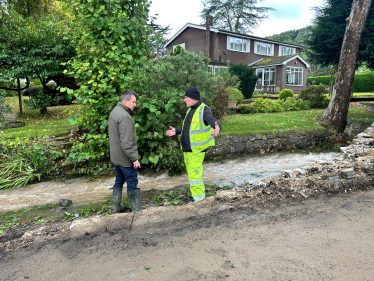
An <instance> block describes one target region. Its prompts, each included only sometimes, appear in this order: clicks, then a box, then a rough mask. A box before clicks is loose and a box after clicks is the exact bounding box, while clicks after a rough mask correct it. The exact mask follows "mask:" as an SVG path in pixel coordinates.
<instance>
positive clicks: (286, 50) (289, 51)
mask: <svg viewBox="0 0 374 281" xmlns="http://www.w3.org/2000/svg"><path fill="white" fill-rule="evenodd" d="M293 54H296V48H291V47H287V46H279V56H288V55H293Z"/></svg>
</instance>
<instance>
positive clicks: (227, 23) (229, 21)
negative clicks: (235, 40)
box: [201, 0, 274, 33]
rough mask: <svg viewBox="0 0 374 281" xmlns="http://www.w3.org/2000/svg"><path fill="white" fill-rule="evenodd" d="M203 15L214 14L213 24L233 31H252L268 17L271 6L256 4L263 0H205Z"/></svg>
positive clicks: (203, 16) (204, 16)
mask: <svg viewBox="0 0 374 281" xmlns="http://www.w3.org/2000/svg"><path fill="white" fill-rule="evenodd" d="M202 2H203V5H204V8H203V10H202V11H201V17H202V18H203V20H205V18H206V16H209V15H211V16H213V17H214V18H213V24H214V26H217V27H219V28H222V29H228V30H230V31H233V32H241V33H252V29H253V28H256V27H257V26H258V24H259V23H260V22H261V21H262V20H264V19H266V18H268V16H267V14H266V13H267V12H268V11H270V10H274V9H273V8H270V7H258V6H256V5H257V4H258V3H259V2H262V0H203V1H202Z"/></svg>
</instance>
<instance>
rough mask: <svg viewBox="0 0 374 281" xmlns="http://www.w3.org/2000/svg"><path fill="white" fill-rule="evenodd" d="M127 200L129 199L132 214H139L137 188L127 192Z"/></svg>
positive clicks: (139, 206)
mask: <svg viewBox="0 0 374 281" xmlns="http://www.w3.org/2000/svg"><path fill="white" fill-rule="evenodd" d="M127 198H128V199H129V203H130V207H131V209H132V211H133V212H134V213H137V212H140V211H141V210H142V205H141V201H140V189H139V188H137V189H135V190H131V191H128V192H127Z"/></svg>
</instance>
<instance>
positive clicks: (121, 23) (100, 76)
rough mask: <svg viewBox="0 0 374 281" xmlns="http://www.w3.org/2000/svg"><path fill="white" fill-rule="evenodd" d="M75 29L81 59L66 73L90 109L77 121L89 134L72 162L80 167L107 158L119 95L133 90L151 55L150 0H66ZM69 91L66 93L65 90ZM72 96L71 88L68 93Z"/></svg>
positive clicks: (74, 154) (75, 149) (78, 58)
mask: <svg viewBox="0 0 374 281" xmlns="http://www.w3.org/2000/svg"><path fill="white" fill-rule="evenodd" d="M64 3H65V6H66V8H68V9H69V10H70V12H71V16H72V18H73V22H74V29H77V30H82V29H83V30H84V32H82V33H79V34H78V37H77V38H75V39H74V44H75V46H76V50H77V55H76V56H75V57H74V59H73V60H71V62H70V63H69V64H70V65H71V67H72V71H68V70H66V71H65V72H66V73H69V75H72V76H74V77H75V78H76V79H77V80H78V81H79V86H80V88H79V89H77V90H76V91H74V94H75V95H76V96H77V97H79V98H81V99H82V103H83V104H84V105H86V108H85V109H86V110H85V114H84V115H83V116H80V117H79V118H78V120H77V122H78V123H79V124H80V126H81V128H82V130H83V131H84V132H85V134H84V136H82V140H83V141H82V142H80V143H79V144H77V145H76V146H74V147H73V149H72V153H71V154H70V158H73V159H76V160H77V161H79V162H81V161H82V162H83V161H85V160H90V161H91V163H93V164H94V163H95V162H96V161H97V160H102V159H107V157H108V156H109V146H108V143H109V142H108V135H107V127H108V117H109V113H110V111H111V110H112V108H113V107H114V106H115V104H116V103H117V102H118V101H119V95H120V93H121V92H122V91H123V90H125V89H126V88H131V87H132V86H131V82H132V77H131V75H132V73H133V71H134V70H135V69H136V68H137V67H139V65H138V61H139V60H140V58H141V57H143V56H144V54H146V53H147V48H148V46H149V43H148V42H149V41H148V36H149V34H150V30H149V26H148V24H147V21H148V13H149V3H148V2H147V1H146V0H88V1H87V0H64ZM62 90H65V89H62ZM71 92H73V90H71V89H69V90H68V93H71Z"/></svg>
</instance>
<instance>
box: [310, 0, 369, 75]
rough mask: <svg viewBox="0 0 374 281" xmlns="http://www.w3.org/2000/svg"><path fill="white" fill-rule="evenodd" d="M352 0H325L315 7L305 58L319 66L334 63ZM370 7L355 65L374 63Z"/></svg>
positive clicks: (336, 60)
mask: <svg viewBox="0 0 374 281" xmlns="http://www.w3.org/2000/svg"><path fill="white" fill-rule="evenodd" d="M352 3H353V0H326V2H325V4H324V5H323V6H322V7H315V8H314V10H315V12H316V18H315V21H314V26H313V27H312V29H311V30H312V34H311V39H310V40H308V42H307V44H308V45H309V52H308V58H309V59H310V60H311V61H312V62H314V63H318V64H321V65H323V66H329V65H332V66H337V65H338V63H339V57H340V52H341V47H342V43H343V38H344V32H345V28H346V24H347V22H346V20H347V18H348V17H349V14H350V11H351V7H352ZM373 58H374V7H373V6H372V7H371V8H370V10H369V15H368V18H367V21H366V25H365V30H364V32H363V34H362V37H361V41H360V46H359V53H358V58H357V65H361V63H363V62H366V63H367V66H368V67H369V68H373V67H374V60H373Z"/></svg>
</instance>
